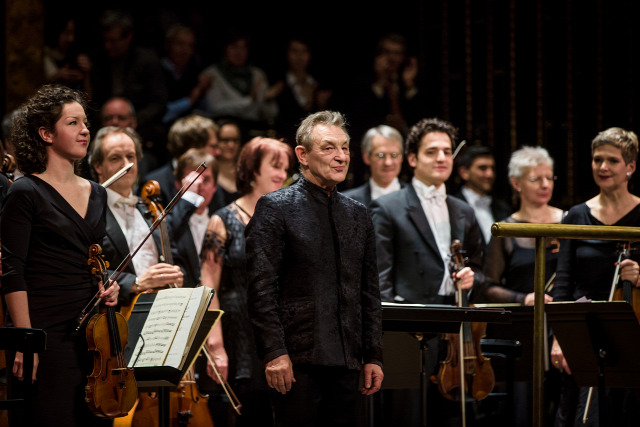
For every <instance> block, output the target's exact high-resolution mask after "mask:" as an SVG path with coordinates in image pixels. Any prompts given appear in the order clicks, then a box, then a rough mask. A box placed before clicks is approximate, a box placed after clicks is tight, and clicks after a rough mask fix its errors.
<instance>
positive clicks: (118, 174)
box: [102, 163, 133, 188]
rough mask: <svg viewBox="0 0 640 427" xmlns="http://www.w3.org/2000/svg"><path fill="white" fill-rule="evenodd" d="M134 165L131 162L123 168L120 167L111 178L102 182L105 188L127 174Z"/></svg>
mask: <svg viewBox="0 0 640 427" xmlns="http://www.w3.org/2000/svg"><path fill="white" fill-rule="evenodd" d="M132 167H133V163H129V164H126V165H125V166H124V167H123V168H122V169H120V170H119V171H118V172H116V173H114V174H113V176H112V177H111V178H109V179H108V180H106V181H105V182H103V183H102V186H103V187H104V188H107V187H108V186H110V185H111V184H113V183H114V182H116V181H117V180H119V179H120V178H122V177H123V176H125V175H126V174H127V172H129V169H131V168H132Z"/></svg>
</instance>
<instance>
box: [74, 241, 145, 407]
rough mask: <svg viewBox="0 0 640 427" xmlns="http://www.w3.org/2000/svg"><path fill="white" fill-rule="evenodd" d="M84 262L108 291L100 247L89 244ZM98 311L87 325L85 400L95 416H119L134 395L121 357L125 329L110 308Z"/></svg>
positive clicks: (126, 336)
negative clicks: (89, 360)
mask: <svg viewBox="0 0 640 427" xmlns="http://www.w3.org/2000/svg"><path fill="white" fill-rule="evenodd" d="M87 263H88V264H89V265H92V266H93V269H92V273H93V274H94V275H96V276H98V277H99V278H100V280H102V283H103V284H105V288H108V287H109V286H108V285H109V284H110V282H109V278H108V277H107V267H108V266H109V263H108V262H106V261H105V260H104V256H103V255H102V248H101V247H100V245H98V244H94V245H91V247H90V248H89V260H88V261H87ZM102 311H103V312H102V313H99V314H96V315H94V316H93V317H92V318H91V319H90V320H89V323H88V324H87V330H86V335H87V342H88V344H89V350H90V351H93V352H94V365H93V372H92V373H91V375H89V377H88V379H89V381H88V384H87V386H86V387H85V391H86V397H85V401H86V402H87V403H88V404H89V409H91V411H92V412H93V413H94V414H96V415H97V416H100V417H106V418H117V417H123V416H126V415H127V414H128V412H129V410H131V408H133V405H134V404H135V403H136V398H137V396H138V386H137V384H136V379H135V377H134V375H133V369H130V368H128V367H127V364H126V362H125V358H124V347H125V346H126V345H127V342H128V339H129V327H128V325H127V321H126V320H125V319H124V317H123V316H122V315H121V314H120V313H118V312H116V310H115V308H114V307H106V309H103V310H102Z"/></svg>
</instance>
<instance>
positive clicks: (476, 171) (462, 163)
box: [455, 145, 513, 248]
mask: <svg viewBox="0 0 640 427" xmlns="http://www.w3.org/2000/svg"><path fill="white" fill-rule="evenodd" d="M456 164H457V168H458V175H459V176H460V178H461V179H462V181H463V182H464V184H463V185H462V187H461V188H460V190H459V191H458V192H457V193H456V194H455V196H456V197H459V198H461V199H462V200H464V201H465V202H467V203H469V205H471V207H472V208H473V210H474V212H475V213H476V219H477V220H478V224H479V225H480V231H482V243H483V247H485V248H486V245H488V244H489V240H490V239H491V225H492V224H493V223H494V222H497V221H501V220H503V219H505V218H506V217H508V216H509V215H511V212H513V209H511V206H509V204H507V203H506V202H504V201H502V200H500V199H496V198H495V197H493V195H492V193H493V184H494V183H495V181H496V170H495V169H496V161H495V159H494V157H493V153H492V152H491V150H490V149H489V148H488V147H484V146H481V145H473V146H470V147H467V148H466V149H464V150H463V151H462V153H461V154H460V157H458V158H457V159H456Z"/></svg>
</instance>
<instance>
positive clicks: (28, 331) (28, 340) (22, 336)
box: [0, 327, 47, 411]
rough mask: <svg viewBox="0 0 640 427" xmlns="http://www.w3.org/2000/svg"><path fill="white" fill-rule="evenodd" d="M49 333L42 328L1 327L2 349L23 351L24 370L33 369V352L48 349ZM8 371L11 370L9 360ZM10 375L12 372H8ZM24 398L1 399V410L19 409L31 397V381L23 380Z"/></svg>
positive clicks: (0, 344) (0, 345)
mask: <svg viewBox="0 0 640 427" xmlns="http://www.w3.org/2000/svg"><path fill="white" fill-rule="evenodd" d="M46 343H47V334H46V333H45V331H44V330H42V329H32V328H13V327H0V350H9V351H13V352H16V351H20V352H22V353H23V355H24V356H23V364H24V366H23V372H25V376H27V374H26V373H27V372H32V371H33V354H34V353H43V352H44V351H45V349H46ZM7 372H11V369H9V365H8V361H7ZM7 375H10V374H7ZM23 383H24V384H23V386H24V396H25V397H24V399H7V400H0V410H2V411H5V410H8V409H17V408H19V407H20V406H22V405H24V403H25V400H26V399H29V396H30V393H29V391H30V390H29V389H30V387H31V381H23Z"/></svg>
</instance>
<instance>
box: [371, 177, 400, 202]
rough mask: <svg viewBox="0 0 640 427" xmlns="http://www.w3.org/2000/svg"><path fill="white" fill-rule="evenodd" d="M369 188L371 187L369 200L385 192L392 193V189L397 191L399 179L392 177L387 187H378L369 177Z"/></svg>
mask: <svg viewBox="0 0 640 427" xmlns="http://www.w3.org/2000/svg"><path fill="white" fill-rule="evenodd" d="M369 188H371V200H375V199H377V198H378V197H380V196H384V195H385V194H389V193H393V192H394V191H398V190H399V189H400V181H399V180H398V178H393V181H391V184H389V185H388V186H387V187H380V186H379V185H378V184H376V182H375V181H374V180H373V178H369Z"/></svg>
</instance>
